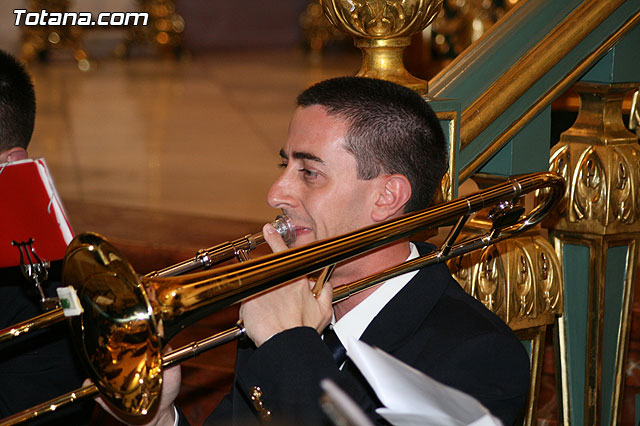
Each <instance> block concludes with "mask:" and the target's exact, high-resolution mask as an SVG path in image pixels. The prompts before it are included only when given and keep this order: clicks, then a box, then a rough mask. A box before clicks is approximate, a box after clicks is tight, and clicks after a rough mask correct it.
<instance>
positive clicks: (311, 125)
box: [151, 77, 529, 425]
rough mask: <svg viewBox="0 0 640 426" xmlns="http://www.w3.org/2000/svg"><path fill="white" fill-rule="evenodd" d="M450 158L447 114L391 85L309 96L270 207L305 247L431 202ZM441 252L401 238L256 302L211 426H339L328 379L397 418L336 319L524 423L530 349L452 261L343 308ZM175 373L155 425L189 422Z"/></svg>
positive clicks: (354, 81)
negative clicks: (326, 400)
mask: <svg viewBox="0 0 640 426" xmlns="http://www.w3.org/2000/svg"><path fill="white" fill-rule="evenodd" d="M446 153H447V147H446V142H445V139H444V135H443V133H442V130H441V128H440V124H439V122H438V120H437V118H436V116H435V114H434V113H433V111H432V110H431V108H430V107H429V106H428V104H427V103H426V102H425V101H424V100H423V99H422V98H421V97H420V96H419V95H417V94H416V93H414V92H413V91H411V90H409V89H407V88H404V87H401V86H398V85H395V84H393V83H389V82H385V81H381V80H373V79H364V78H356V77H347V78H338V79H332V80H327V81H324V82H321V83H319V84H317V85H315V86H312V87H311V88H309V89H307V90H305V91H304V92H303V93H302V94H301V95H300V96H299V97H298V108H297V109H296V111H295V113H294V115H293V118H292V120H291V123H290V126H289V134H288V138H287V140H286V143H285V146H284V147H283V148H282V150H281V151H280V156H281V159H282V161H281V164H280V167H281V168H282V174H281V176H280V177H279V178H278V179H277V180H276V182H275V183H274V184H273V186H272V187H271V190H270V191H269V194H268V203H269V205H271V206H272V207H274V208H277V209H281V210H282V211H283V212H284V213H286V214H287V215H288V216H289V217H290V219H291V221H292V222H293V224H294V226H295V230H296V236H297V240H296V242H295V243H294V244H293V245H292V246H296V247H297V246H301V245H305V244H308V243H311V242H314V241H316V240H320V239H324V238H327V237H332V236H336V235H339V234H343V233H346V232H350V231H354V230H356V229H360V228H363V227H366V226H368V225H372V224H376V223H379V222H382V221H385V220H388V219H391V218H394V217H397V216H400V215H402V214H404V213H408V212H412V211H417V210H421V209H424V208H426V207H428V206H429V205H430V203H431V201H432V199H433V196H434V193H435V191H436V189H437V188H438V186H439V184H440V181H441V179H442V176H443V174H444V172H445V170H446V163H447V158H446V157H447V154H446ZM264 234H265V239H266V241H267V242H268V244H269V245H270V246H271V248H272V250H273V251H281V250H284V249H286V248H287V246H286V245H285V243H284V242H283V241H282V239H281V238H280V236H279V235H278V234H277V233H276V232H275V230H274V229H273V227H272V226H270V225H265V227H264ZM431 250H433V246H431V245H429V244H425V243H418V242H416V243H410V242H409V241H406V240H401V241H400V242H396V243H393V244H391V245H388V246H385V247H383V248H379V249H376V250H374V251H371V252H368V253H366V254H363V255H360V256H358V257H356V258H353V259H351V260H349V261H346V262H343V263H340V264H338V265H337V266H336V267H335V270H334V271H333V273H332V275H331V277H330V279H329V281H328V282H326V283H325V285H324V286H323V288H322V289H321V290H319V292H318V293H317V295H314V292H313V291H312V287H313V283H311V282H310V281H309V280H308V279H302V280H299V281H297V282H295V283H292V284H289V285H285V286H281V287H279V288H277V289H275V290H272V291H269V292H266V293H264V294H262V295H259V296H256V297H253V298H251V299H249V300H247V301H245V302H243V303H242V305H241V308H240V319H241V320H242V321H243V322H244V326H245V328H246V331H247V335H248V337H249V338H250V340H249V339H245V340H244V341H241V342H239V344H238V354H237V360H236V371H235V378H234V382H233V385H232V388H231V391H230V393H229V394H228V395H227V396H226V397H225V398H224V399H223V401H222V402H221V404H220V405H219V406H218V408H217V409H216V410H215V411H214V412H213V413H212V415H211V416H210V417H209V419H208V420H207V424H209V423H210V424H234V425H247V424H261V423H262V422H266V421H271V422H272V423H274V424H328V423H329V419H328V418H327V417H326V416H325V414H324V413H323V412H322V410H321V408H320V406H319V405H318V399H319V398H320V396H321V393H322V392H321V389H320V381H321V380H322V379H324V378H330V379H332V380H333V381H335V382H336V383H337V384H338V385H340V386H341V387H342V388H343V389H344V390H345V391H346V392H347V393H348V394H349V395H350V396H351V397H352V398H353V399H354V400H355V402H356V403H358V404H359V405H360V407H361V408H362V409H363V410H364V411H365V412H366V413H367V414H368V415H370V417H371V418H372V419H373V420H374V421H377V422H380V423H385V422H384V420H382V419H381V418H380V417H378V416H377V415H376V414H375V411H374V410H375V408H377V407H379V406H380V402H379V401H378V400H377V399H376V397H375V394H374V393H373V391H372V389H371V388H370V387H369V385H368V384H367V383H366V380H365V379H364V378H363V377H362V375H361V374H360V373H359V372H358V370H357V368H356V367H355V365H354V364H353V363H352V362H351V361H350V360H349V359H345V358H344V357H343V358H342V359H336V358H334V354H333V353H332V352H331V351H330V350H329V347H328V345H327V344H325V343H326V342H328V341H329V340H330V339H331V338H332V337H331V334H330V333H331V332H330V331H325V330H326V329H327V326H328V325H329V324H333V327H329V329H333V330H334V331H335V333H336V334H337V337H338V338H339V340H341V341H346V339H347V338H349V337H350V336H352V337H354V338H359V339H361V340H363V341H365V342H367V343H369V344H371V345H374V346H377V347H379V348H381V349H383V350H385V351H386V352H388V353H389V354H391V355H393V356H394V357H396V358H398V359H400V360H401V361H403V362H405V363H407V364H409V365H411V366H413V367H414V368H416V369H418V370H421V371H423V372H424V373H426V374H427V375H429V376H431V377H433V378H434V379H436V380H438V381H440V382H442V383H444V384H446V385H449V386H452V387H454V388H457V389H459V390H461V391H463V392H466V393H468V394H470V395H472V396H473V397H475V398H476V399H478V400H479V401H480V402H481V403H483V404H484V405H485V406H486V407H487V408H488V409H489V410H490V411H491V412H492V414H493V415H495V416H496V417H498V418H500V419H501V420H502V421H503V422H504V423H505V424H506V425H510V424H514V423H515V422H516V421H517V420H518V419H519V418H520V416H521V414H522V411H523V408H524V404H525V399H526V396H527V391H528V385H529V360H528V357H527V355H526V352H525V350H524V348H523V346H522V345H521V344H520V342H519V341H518V340H517V339H516V337H515V336H514V335H513V333H512V332H511V330H510V329H509V328H508V327H507V326H506V325H505V324H504V323H503V322H502V321H501V320H500V319H499V318H498V317H497V316H495V315H494V314H493V313H491V312H489V311H488V310H487V309H486V308H485V307H484V306H483V305H482V304H481V303H480V302H478V301H476V300H475V299H474V298H472V297H471V296H469V295H468V294H466V293H465V292H464V291H463V290H462V288H461V287H460V286H459V285H458V284H457V282H456V281H455V280H454V279H453V278H452V277H451V275H450V273H449V271H448V270H447V267H446V266H445V265H443V264H436V265H433V266H429V267H426V268H423V269H421V270H419V271H415V272H410V273H406V274H404V275H401V276H399V277H396V278H393V279H389V280H387V281H386V282H385V283H383V284H380V285H378V286H376V287H373V288H370V289H368V290H366V291H364V292H362V293H359V294H357V295H355V296H352V297H350V298H349V299H347V300H345V301H343V302H340V303H338V304H336V305H333V306H332V303H331V302H332V289H333V288H337V287H339V286H341V285H344V284H347V283H350V282H352V281H354V280H357V279H360V278H363V277H365V276H368V275H371V274H372V273H376V272H379V271H382V270H385V269H387V268H389V267H391V266H394V265H397V264H399V263H402V262H403V261H405V260H407V259H411V258H415V257H417V256H418V255H419V253H425V252H429V251H431ZM323 333H324V334H325V335H326V336H327V337H325V338H324V340H323ZM327 333H329V334H327ZM339 352H340V351H339V349H338V350H337V351H336V353H337V355H338V356H339V355H340V354H339ZM168 371H171V370H168ZM165 373H166V372H165ZM167 376H168V375H167V374H165V384H164V387H165V389H164V391H163V392H164V395H163V398H162V402H161V405H160V409H159V411H158V414H157V415H156V417H155V418H154V419H153V421H152V423H151V424H167V425H171V424H174V421H175V424H183V423H184V424H186V420H185V419H184V418H183V417H182V416H179V418H178V419H176V418H174V407H173V405H172V400H173V397H172V396H168V395H173V396H175V393H176V389H177V386H178V383H177V381H178V380H176V377H174V378H173V379H171V378H169V377H167Z"/></svg>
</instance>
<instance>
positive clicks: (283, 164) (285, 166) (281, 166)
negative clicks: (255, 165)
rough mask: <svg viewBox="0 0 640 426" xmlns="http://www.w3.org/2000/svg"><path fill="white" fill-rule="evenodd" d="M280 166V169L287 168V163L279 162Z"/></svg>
mask: <svg viewBox="0 0 640 426" xmlns="http://www.w3.org/2000/svg"><path fill="white" fill-rule="evenodd" d="M278 168H280V169H286V168H287V163H285V162H284V161H282V162H280V163H278Z"/></svg>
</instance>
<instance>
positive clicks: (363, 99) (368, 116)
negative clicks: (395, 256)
mask: <svg viewBox="0 0 640 426" xmlns="http://www.w3.org/2000/svg"><path fill="white" fill-rule="evenodd" d="M297 103H298V106H300V107H303V108H304V107H307V106H312V105H319V106H322V107H324V108H325V109H326V111H327V113H328V114H330V115H334V116H336V117H339V118H341V119H343V120H345V121H346V123H347V125H348V130H347V137H346V145H345V149H346V150H347V151H349V152H350V153H351V154H352V155H353V156H354V157H355V159H356V164H357V176H358V179H363V180H368V179H373V178H374V177H377V176H379V175H380V174H382V173H386V174H401V175H404V176H405V177H406V178H407V179H408V180H409V183H410V184H411V192H412V195H411V199H410V200H409V201H408V202H407V204H406V206H405V209H404V212H407V213H408V212H412V211H417V210H421V209H424V208H426V207H428V206H429V205H430V204H431V202H432V201H433V196H434V194H435V191H436V189H437V188H439V186H440V181H441V180H442V176H443V175H444V173H445V172H446V170H447V157H448V150H447V142H446V140H445V137H444V133H443V131H442V128H441V127H440V122H439V121H438V118H437V117H436V115H435V113H434V112H433V110H432V109H431V107H430V106H429V105H428V103H427V101H425V100H424V99H423V98H422V97H420V95H418V94H417V93H416V92H414V91H413V90H411V89H408V88H406V87H403V86H400V85H398V84H395V83H391V82H389V81H384V80H377V79H372V78H363V77H340V78H334V79H330V80H325V81H322V82H320V83H317V84H315V85H313V86H311V87H310V88H308V89H306V90H305V91H304V92H302V93H301V94H300V95H299V96H298V99H297Z"/></svg>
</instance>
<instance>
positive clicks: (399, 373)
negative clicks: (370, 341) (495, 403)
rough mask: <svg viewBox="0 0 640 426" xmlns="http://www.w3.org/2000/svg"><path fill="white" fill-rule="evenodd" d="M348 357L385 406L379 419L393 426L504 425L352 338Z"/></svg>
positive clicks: (459, 394)
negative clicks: (382, 417) (487, 419)
mask: <svg viewBox="0 0 640 426" xmlns="http://www.w3.org/2000/svg"><path fill="white" fill-rule="evenodd" d="M347 355H348V356H349V357H350V358H351V359H352V360H353V361H354V362H355V364H356V365H357V366H358V368H359V369H360V371H361V372H362V374H363V375H364V376H365V378H366V379H367V381H368V382H369V384H370V385H371V387H372V388H373V390H374V391H375V392H376V395H377V396H378V398H379V399H380V401H381V402H382V404H383V405H384V406H385V408H380V409H378V412H379V413H380V415H382V416H384V417H385V418H387V420H389V421H390V422H391V423H393V424H394V425H415V424H430V425H431V424H433V425H443V426H444V425H470V424H474V426H479V425H480V424H482V425H484V424H487V423H477V424H476V423H474V422H476V421H478V420H481V419H482V418H483V417H484V416H487V417H488V418H489V421H490V423H488V424H490V425H500V424H501V422H500V420H498V419H496V418H494V417H492V416H491V415H490V413H489V411H488V410H487V409H486V408H485V407H484V406H483V405H482V404H480V403H479V402H478V401H477V400H476V399H475V398H473V397H471V396H469V395H467V394H465V393H464V392H460V391H458V390H456V389H453V388H451V387H449V386H446V385H443V384H442V383H439V382H437V381H435V380H433V379H432V378H430V377H428V376H427V375H425V374H424V373H422V372H421V371H418V370H416V369H414V368H412V367H410V366H408V365H406V364H404V363H403V362H401V361H399V360H397V359H396V358H394V357H392V356H391V355H389V354H387V353H385V352H384V351H382V350H380V349H378V348H372V347H371V346H369V345H367V344H366V343H364V342H361V341H359V340H355V339H353V338H351V339H350V340H349V341H348V342H347ZM387 416H389V417H387ZM392 417H393V419H392ZM418 419H420V421H418V422H417V420H418ZM425 422H428V423H425Z"/></svg>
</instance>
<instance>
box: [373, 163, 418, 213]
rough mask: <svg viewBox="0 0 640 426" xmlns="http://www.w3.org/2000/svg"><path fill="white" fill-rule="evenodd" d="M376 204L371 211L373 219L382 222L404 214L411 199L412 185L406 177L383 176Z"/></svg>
mask: <svg viewBox="0 0 640 426" xmlns="http://www.w3.org/2000/svg"><path fill="white" fill-rule="evenodd" d="M379 188H380V189H379V191H378V194H377V199H376V202H375V203H374V206H373V210H372V211H371V219H372V220H373V221H375V222H382V221H384V220H387V219H390V218H392V217H394V216H397V215H399V214H402V212H403V209H404V206H405V205H406V204H407V203H408V202H409V199H410V198H411V184H410V183H409V180H408V179H407V178H406V176H404V175H399V174H395V175H388V176H383V177H382V180H381V182H380V187H379Z"/></svg>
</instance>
